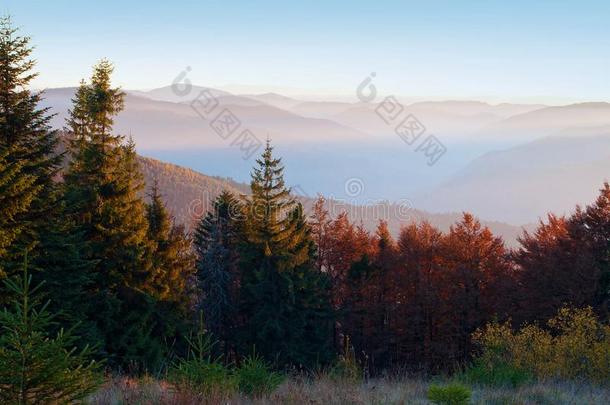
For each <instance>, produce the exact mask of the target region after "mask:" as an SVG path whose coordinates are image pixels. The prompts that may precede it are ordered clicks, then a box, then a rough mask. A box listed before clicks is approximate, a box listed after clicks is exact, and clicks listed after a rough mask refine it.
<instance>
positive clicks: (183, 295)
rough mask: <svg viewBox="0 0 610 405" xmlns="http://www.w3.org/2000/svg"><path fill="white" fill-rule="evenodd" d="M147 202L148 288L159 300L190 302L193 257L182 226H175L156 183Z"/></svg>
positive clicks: (193, 271) (183, 303)
mask: <svg viewBox="0 0 610 405" xmlns="http://www.w3.org/2000/svg"><path fill="white" fill-rule="evenodd" d="M149 197H150V203H149V204H147V205H146V218H147V221H148V239H149V241H150V242H152V244H153V247H152V258H151V260H152V266H151V277H150V281H149V283H148V284H149V285H148V286H147V289H148V290H149V291H150V293H151V294H152V295H153V296H154V297H156V298H157V299H159V300H161V301H169V302H173V303H176V304H178V303H180V304H182V306H183V307H186V306H187V305H188V304H189V298H190V293H189V291H188V289H189V284H190V282H191V281H192V279H193V276H194V274H195V256H194V255H193V253H192V251H191V244H190V240H189V239H188V238H187V236H186V235H185V232H184V227H182V226H177V225H174V224H173V223H172V222H173V221H172V218H171V216H170V214H169V213H168V212H167V208H166V207H165V204H164V203H163V201H162V200H161V194H160V192H159V188H158V185H157V182H155V183H154V184H153V186H152V190H151V193H150V195H149Z"/></svg>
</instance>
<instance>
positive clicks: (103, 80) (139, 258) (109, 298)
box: [65, 60, 172, 369]
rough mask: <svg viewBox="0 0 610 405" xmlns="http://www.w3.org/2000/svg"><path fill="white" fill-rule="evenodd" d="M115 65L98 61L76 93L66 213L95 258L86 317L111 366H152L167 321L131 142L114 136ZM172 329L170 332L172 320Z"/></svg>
mask: <svg viewBox="0 0 610 405" xmlns="http://www.w3.org/2000/svg"><path fill="white" fill-rule="evenodd" d="M112 70H113V68H112V65H111V64H110V63H109V62H107V61H105V60H103V61H101V62H100V63H99V64H98V65H96V66H95V68H94V72H93V76H92V78H91V83H90V84H86V83H84V82H83V83H82V84H81V86H80V88H79V89H78V91H77V92H76V94H75V97H74V100H73V103H74V105H73V108H72V111H71V115H70V118H69V120H68V126H69V129H70V130H71V136H72V139H71V143H70V152H71V154H72V160H71V162H70V165H69V168H68V170H67V172H66V174H65V199H66V210H67V214H68V216H69V218H70V220H71V221H73V222H74V224H75V225H76V226H77V233H78V234H80V235H82V239H83V240H84V241H85V243H86V252H87V257H86V259H87V260H91V261H93V262H94V263H95V266H94V268H93V270H92V272H91V278H92V285H91V288H90V289H89V290H88V291H87V293H88V294H87V296H88V299H89V301H90V302H91V303H92V305H91V307H90V308H89V311H90V312H89V319H91V320H92V321H93V322H94V323H95V325H97V330H98V331H99V333H100V335H101V336H100V337H101V341H102V351H103V353H104V354H105V355H106V356H108V357H109V364H111V365H112V366H115V367H117V366H121V367H129V368H131V369H133V368H136V369H142V368H149V369H151V368H154V367H157V366H158V363H159V362H160V359H161V358H162V354H163V350H162V348H163V347H164V343H165V342H164V338H165V336H166V335H165V332H166V324H164V323H163V321H162V320H160V319H159V318H160V316H159V313H158V311H157V306H156V301H155V298H154V295H155V294H154V293H155V291H154V290H155V289H154V288H153V286H154V285H155V281H156V279H155V276H158V275H159V273H156V272H155V271H153V263H152V262H151V260H150V259H151V257H153V252H154V250H155V248H156V247H157V246H156V245H155V243H153V242H152V241H151V240H150V239H149V236H150V235H149V230H148V223H147V218H146V212H145V204H144V201H143V200H142V199H141V198H140V196H139V193H140V192H141V191H142V189H143V187H144V184H143V178H142V175H141V173H140V172H139V167H138V162H137V160H136V153H135V148H134V145H133V143H132V142H129V143H124V142H123V141H124V140H123V137H121V136H119V135H114V134H112V124H113V117H114V115H116V114H117V113H118V112H120V111H121V109H122V107H123V93H122V92H121V91H120V90H119V89H117V88H113V87H112V85H111V83H110V76H111V73H112ZM169 329H172V327H171V324H170V325H169Z"/></svg>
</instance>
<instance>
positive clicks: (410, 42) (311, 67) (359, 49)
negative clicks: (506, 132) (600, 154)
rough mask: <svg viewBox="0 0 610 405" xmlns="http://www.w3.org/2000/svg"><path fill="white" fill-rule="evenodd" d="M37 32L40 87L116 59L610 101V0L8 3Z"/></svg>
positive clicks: (166, 78) (265, 84)
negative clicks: (98, 62) (101, 62)
mask: <svg viewBox="0 0 610 405" xmlns="http://www.w3.org/2000/svg"><path fill="white" fill-rule="evenodd" d="M0 13H2V14H10V15H11V16H12V19H13V23H14V24H15V25H16V26H18V27H20V29H21V32H22V33H23V34H25V35H29V36H31V37H32V43H33V44H34V45H35V47H36V49H35V53H34V56H35V58H36V59H37V61H38V65H37V69H38V70H39V71H40V76H39V77H38V79H37V80H36V82H35V83H34V85H35V86H36V87H37V88H45V87H65V86H76V85H77V84H78V82H79V81H80V79H82V78H86V77H87V76H89V74H90V71H91V66H92V65H93V64H94V63H95V62H96V61H98V60H99V59H101V58H103V57H105V58H108V59H110V60H111V61H112V62H114V64H115V66H116V70H115V81H116V83H117V84H119V85H121V86H122V87H123V88H126V89H151V88H156V87H162V86H167V85H170V84H171V83H172V81H173V80H174V79H175V78H176V77H177V76H178V75H179V74H180V73H181V72H182V71H184V70H185V69H186V68H187V67H188V68H190V71H189V72H188V78H189V79H190V80H191V82H192V83H195V84H199V85H204V86H211V87H217V88H225V89H229V90H233V91H236V92H244V93H260V92H266V91H275V92H281V93H284V94H287V95H321V96H322V95H326V96H331V95H333V96H334V95H343V96H352V95H354V98H355V91H356V88H357V87H358V85H359V84H360V83H361V82H362V80H363V79H365V78H366V77H368V76H369V75H370V74H371V73H375V79H374V80H375V81H374V84H375V86H376V87H377V89H378V91H379V92H380V93H382V94H384V95H389V94H395V95H400V96H404V97H413V98H422V99H478V100H484V101H491V102H546V103H549V104H562V103H565V102H576V101H610V22H609V21H610V2H608V1H562V0H553V1H547V0H542V1H495V0H490V1H478V0H472V1H421V0H420V1H400V2H391V1H370V0H369V1H366V2H360V1H357V0H352V1H329V0H327V1H317V0H308V1H303V2H286V1H256V2H254V1H238V0H232V1H202V0H198V1H180V0H175V1H171V2H170V1H163V2H162V1H159V2H151V1H125V0H123V1H115V0H106V1H92V0H91V1H68V0H54V1H48V0H44V1H30V0H0Z"/></svg>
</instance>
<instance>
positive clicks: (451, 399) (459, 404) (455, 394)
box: [428, 383, 471, 405]
mask: <svg viewBox="0 0 610 405" xmlns="http://www.w3.org/2000/svg"><path fill="white" fill-rule="evenodd" d="M470 396H471V393H470V389H468V388H467V387H465V386H463V385H461V384H457V383H454V384H449V385H445V386H440V385H435V384H433V385H431V386H430V388H429V389H428V399H429V400H430V401H431V402H432V403H434V404H438V405H467V404H469V403H470Z"/></svg>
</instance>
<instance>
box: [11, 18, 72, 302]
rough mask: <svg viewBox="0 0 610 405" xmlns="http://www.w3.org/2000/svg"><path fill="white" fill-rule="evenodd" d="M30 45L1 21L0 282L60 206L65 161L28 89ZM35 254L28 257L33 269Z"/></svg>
mask: <svg viewBox="0 0 610 405" xmlns="http://www.w3.org/2000/svg"><path fill="white" fill-rule="evenodd" d="M29 42H30V38H29V37H23V36H19V35H18V33H17V29H15V28H13V26H12V24H11V21H10V18H8V17H3V18H0V78H1V80H0V195H1V196H0V199H1V200H2V204H0V217H2V218H1V219H0V277H1V276H2V274H8V275H9V276H10V275H11V274H17V273H18V272H19V268H20V265H21V263H22V261H23V258H22V255H23V253H24V252H28V251H32V250H33V248H34V247H35V246H36V244H37V243H38V241H39V240H40V238H44V236H45V235H46V230H47V228H46V225H47V221H48V219H49V218H51V217H53V216H54V215H55V211H54V210H55V208H56V203H57V194H56V192H55V191H56V190H55V183H54V181H53V177H54V176H55V174H56V173H57V171H58V169H59V165H60V161H61V156H58V155H57V154H56V153H55V148H56V145H57V136H56V133H55V132H53V131H51V129H50V126H49V122H50V119H51V117H50V115H49V114H48V109H46V108H38V104H39V103H40V101H41V94H40V93H33V92H31V91H30V90H29V89H28V86H29V84H30V82H31V81H32V80H33V79H34V78H35V77H36V76H37V74H36V73H34V72H33V71H32V69H33V67H34V65H35V61H34V60H32V59H31V58H30V56H31V53H32V47H31V46H30V45H29ZM36 255H37V252H36V251H34V252H33V253H32V254H30V257H31V259H32V261H33V263H34V267H36ZM0 292H3V290H2V288H1V287H0ZM0 297H4V298H8V295H7V293H6V292H4V293H2V294H0ZM0 303H2V298H0Z"/></svg>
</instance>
